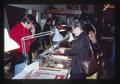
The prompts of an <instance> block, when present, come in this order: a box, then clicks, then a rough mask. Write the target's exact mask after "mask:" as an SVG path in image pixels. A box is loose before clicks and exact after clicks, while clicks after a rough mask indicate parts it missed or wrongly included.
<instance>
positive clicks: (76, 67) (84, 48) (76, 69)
mask: <svg viewBox="0 0 120 84" xmlns="http://www.w3.org/2000/svg"><path fill="white" fill-rule="evenodd" d="M90 54H91V53H90V45H89V40H88V37H87V35H86V33H84V32H82V33H81V34H80V35H79V36H78V37H77V39H76V40H74V41H73V42H72V47H71V50H65V53H64V55H68V56H71V57H72V63H71V73H74V74H76V73H84V71H83V68H82V66H81V63H80V59H85V60H87V59H88V60H89V59H90Z"/></svg>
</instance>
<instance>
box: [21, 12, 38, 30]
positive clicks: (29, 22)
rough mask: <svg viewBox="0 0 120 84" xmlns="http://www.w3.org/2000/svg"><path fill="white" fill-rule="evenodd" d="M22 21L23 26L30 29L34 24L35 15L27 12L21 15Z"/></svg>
mask: <svg viewBox="0 0 120 84" xmlns="http://www.w3.org/2000/svg"><path fill="white" fill-rule="evenodd" d="M22 23H23V25H24V27H25V28H27V29H29V30H30V28H31V27H32V26H34V25H35V23H36V20H35V17H34V16H33V15H31V14H27V15H25V16H24V17H23V19H22Z"/></svg>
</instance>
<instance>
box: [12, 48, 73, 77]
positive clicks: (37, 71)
mask: <svg viewBox="0 0 120 84" xmlns="http://www.w3.org/2000/svg"><path fill="white" fill-rule="evenodd" d="M52 47H53V46H52ZM51 49H52V50H54V51H52V52H51V53H49V54H47V56H45V55H46V54H44V56H43V57H40V58H39V60H40V59H41V60H42V62H41V63H40V61H38V59H37V60H36V61H35V62H33V63H32V64H30V65H28V66H26V67H25V69H24V70H23V71H21V72H20V73H19V74H17V75H16V76H15V77H13V79H67V78H68V76H69V73H70V63H71V60H72V59H71V58H70V57H69V56H64V55H60V54H57V53H56V51H57V49H58V48H57V49H53V48H50V49H48V50H47V51H49V50H51ZM45 52H46V51H45ZM45 52H43V53H45ZM43 53H42V55H43ZM42 55H41V56H42ZM43 58H44V60H43Z"/></svg>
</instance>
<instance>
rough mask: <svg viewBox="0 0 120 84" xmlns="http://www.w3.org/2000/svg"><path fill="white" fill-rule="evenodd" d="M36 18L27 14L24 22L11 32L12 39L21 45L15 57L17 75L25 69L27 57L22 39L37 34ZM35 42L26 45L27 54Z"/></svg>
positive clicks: (28, 41)
mask: <svg viewBox="0 0 120 84" xmlns="http://www.w3.org/2000/svg"><path fill="white" fill-rule="evenodd" d="M35 22H36V21H35V18H34V16H32V15H31V14H27V15H25V16H24V17H23V19H22V21H20V22H19V23H18V24H16V25H15V26H14V27H13V28H12V29H11V31H10V37H11V38H12V39H14V40H15V41H16V42H17V43H18V44H19V45H20V48H19V49H18V52H17V53H16V55H15V57H14V60H13V61H14V62H15V75H16V74H18V73H19V72H20V71H21V70H22V69H23V68H24V67H25V63H24V61H25V56H24V55H23V51H22V42H21V38H22V37H24V36H28V35H31V34H34V33H35V25H34V24H35ZM33 42H34V40H33V39H31V40H27V41H26V42H25V44H26V52H27V53H29V51H30V46H31V45H32V43H33Z"/></svg>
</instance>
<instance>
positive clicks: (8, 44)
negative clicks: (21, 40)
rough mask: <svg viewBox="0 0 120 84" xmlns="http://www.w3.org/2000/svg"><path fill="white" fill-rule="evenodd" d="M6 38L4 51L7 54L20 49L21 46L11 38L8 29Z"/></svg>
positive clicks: (5, 29)
mask: <svg viewBox="0 0 120 84" xmlns="http://www.w3.org/2000/svg"><path fill="white" fill-rule="evenodd" d="M4 36H5V38H4V42H5V44H4V51H5V52H8V51H11V50H15V49H18V48H20V46H19V45H18V44H17V43H16V42H15V41H14V40H13V39H12V38H10V36H9V34H8V31H7V28H4Z"/></svg>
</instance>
